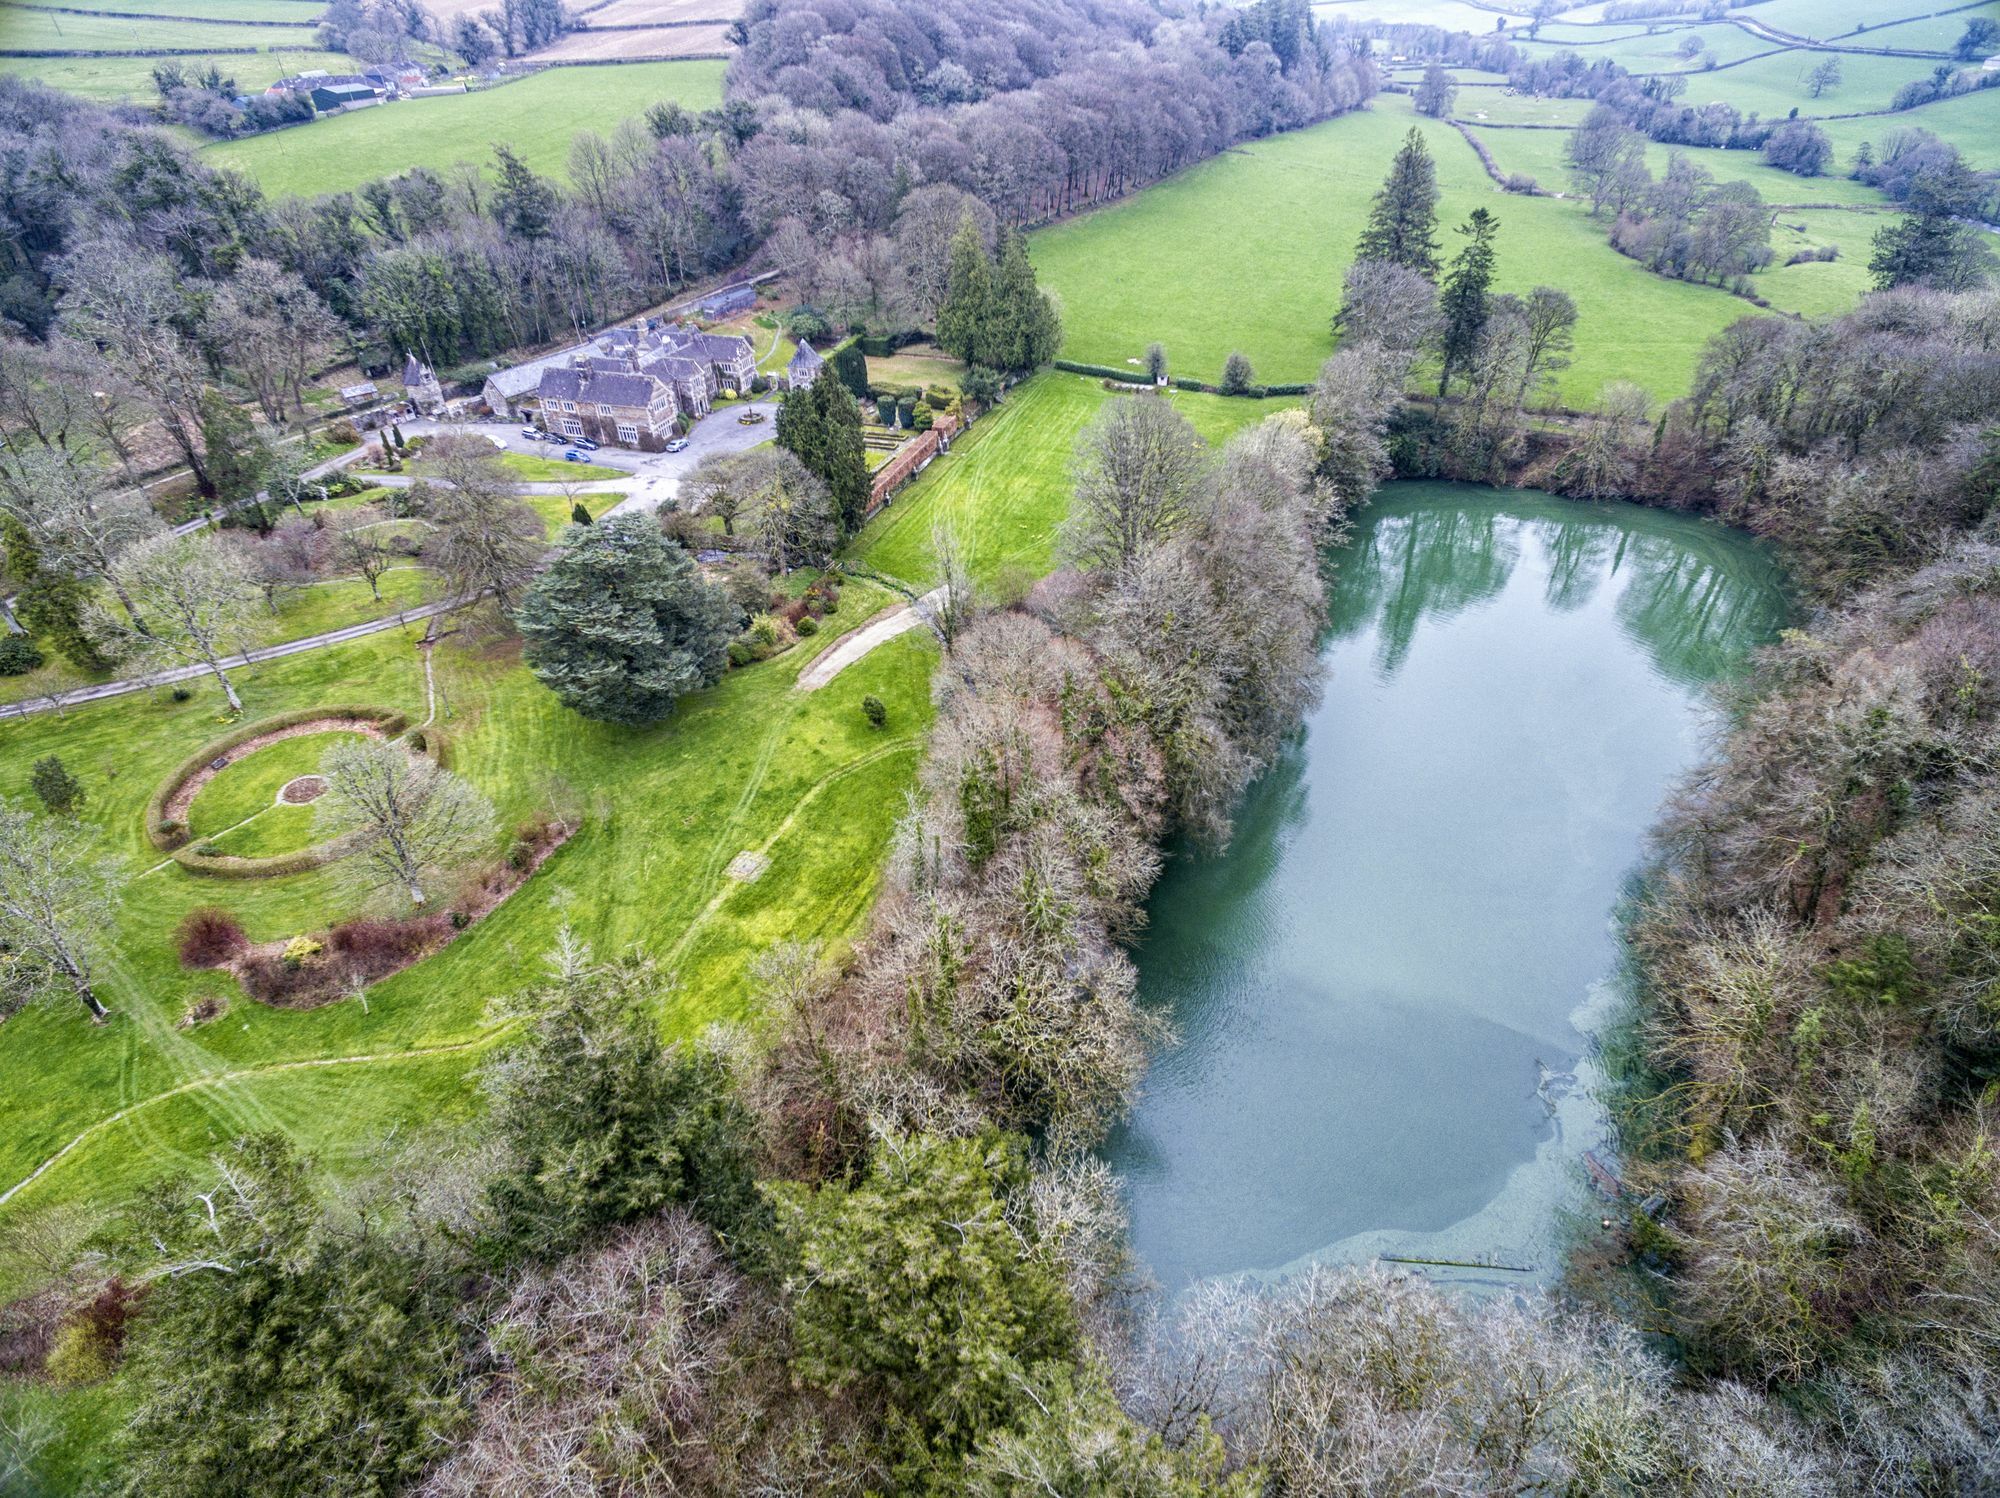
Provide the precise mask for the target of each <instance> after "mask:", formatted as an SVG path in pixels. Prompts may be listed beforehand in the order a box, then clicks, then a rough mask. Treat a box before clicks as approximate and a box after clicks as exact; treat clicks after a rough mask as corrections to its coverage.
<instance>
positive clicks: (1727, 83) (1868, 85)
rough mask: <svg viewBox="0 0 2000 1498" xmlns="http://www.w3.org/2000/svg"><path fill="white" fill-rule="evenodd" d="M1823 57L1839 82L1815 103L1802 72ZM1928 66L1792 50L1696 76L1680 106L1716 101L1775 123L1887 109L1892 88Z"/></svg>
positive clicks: (1893, 92)
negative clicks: (1794, 115) (1833, 65)
mask: <svg viewBox="0 0 2000 1498" xmlns="http://www.w3.org/2000/svg"><path fill="white" fill-rule="evenodd" d="M1829 57H1834V58H1837V59H1838V61H1839V63H1840V82H1839V83H1838V84H1837V85H1836V86H1835V87H1833V88H1830V89H1828V90H1827V91H1826V92H1825V93H1824V94H1822V95H1820V97H1819V98H1817V99H1815V98H1814V97H1813V96H1812V91H1811V90H1810V89H1809V88H1807V86H1806V81H1805V79H1806V74H1808V73H1810V72H1811V71H1812V70H1813V69H1814V68H1815V67H1817V66H1818V65H1819V64H1820V63H1822V62H1824V61H1825V60H1826V59H1827V58H1829ZM1934 66H1936V64H1934V63H1930V62H1926V61H1924V60H1923V59H1922V58H1920V57H1873V56H1870V55H1868V54H1867V53H1864V52H1840V53H1833V52H1812V51H1808V50H1806V49H1805V48H1802V47H1792V48H1788V49H1786V50H1785V51H1782V52H1773V53H1770V54H1769V55H1768V56H1764V57H1756V58H1752V59H1751V60H1750V61H1749V62H1745V63H1742V64H1740V65H1738V66H1736V67H1729V68H1717V69H1716V70H1715V71H1714V72H1712V73H1697V74H1695V75H1693V76H1692V77H1690V78H1689V79H1688V86H1687V92H1686V93H1684V94H1682V95H1681V98H1680V102H1681V103H1683V104H1687V105H1692V106H1694V107H1695V108H1699V107H1700V106H1702V105H1703V104H1707V103H1711V102H1713V101H1716V100H1720V101H1722V102H1724V103H1728V104H1734V105H1735V106H1736V107H1737V108H1738V109H1740V110H1742V111H1743V112H1744V113H1745V114H1748V113H1750V112H1751V111H1753V110H1754V111H1755V112H1756V113H1758V114H1761V115H1763V116H1765V117H1766V118H1771V117H1777V118H1780V119H1782V118H1783V117H1784V116H1785V115H1786V114H1787V113H1789V112H1790V111H1791V110H1794V109H1796V110H1798V112H1799V113H1800V114H1802V115H1808V116H1818V115H1829V114H1853V113H1855V112H1857V111H1860V110H1871V109H1887V108H1888V107H1889V104H1890V102H1891V100H1893V99H1894V98H1895V95H1896V90H1897V89H1899V88H1901V87H1902V86H1903V85H1904V84H1906V83H1909V82H1911V81H1913V80H1915V79H1919V78H1926V77H1928V76H1930V71H1931V69H1932V68H1933V67H1934Z"/></svg>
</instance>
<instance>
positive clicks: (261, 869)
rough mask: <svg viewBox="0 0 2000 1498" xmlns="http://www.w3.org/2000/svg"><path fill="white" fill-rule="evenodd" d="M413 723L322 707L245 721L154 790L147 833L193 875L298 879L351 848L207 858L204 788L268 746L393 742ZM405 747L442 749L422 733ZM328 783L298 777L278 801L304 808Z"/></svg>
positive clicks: (378, 712)
mask: <svg viewBox="0 0 2000 1498" xmlns="http://www.w3.org/2000/svg"><path fill="white" fill-rule="evenodd" d="M408 726H409V720H408V719H407V718H406V717H404V716H403V714H401V713H398V712H392V711H390V710H388V709H386V708H378V707H317V708H303V709H301V710H299V711H298V712H293V713H283V714H280V715H279V716H277V717H274V718H264V719H261V720H260V721H258V722H255V723H245V724H242V725H240V726H238V727H237V728H236V729H234V730H233V731H231V732H230V733H227V734H225V735H223V737H221V738H219V739H214V740H211V741H210V742H209V743H206V744H204V745H202V746H201V748H200V749H198V750H196V751H195V752H194V753H193V754H191V755H189V756H188V758H187V759H185V760H184V761H182V762H181V764H180V765H179V766H177V767H176V768H175V769H174V771H173V772H172V773H171V774H169V775H168V776H167V777H166V779H164V780H162V781H161V782H160V784H159V785H158V787H156V788H155V789H154V791H153V796H152V799H151V800H150V801H148V802H147V803H146V835H147V837H149V838H150V839H151V840H152V842H153V846H155V847H156V848H159V849H160V850H162V851H163V852H166V853H168V854H170V855H171V856H172V858H173V860H174V862H176V863H178V864H179V865H180V866H181V867H182V868H184V869H186V870H187V871H188V872H189V873H191V874H206V875H209V876H211V877H213V878H219V879H270V878H275V877H276V876H278V875H280V874H297V873H302V872H303V871H305V870H306V869H313V868H318V867H319V866H320V865H321V864H323V863H330V862H331V861H332V860H334V859H336V858H339V857H340V856H341V855H342V854H343V853H344V852H346V851H347V850H346V849H345V848H344V847H342V846H340V845H338V844H333V843H319V844H315V845H314V846H312V847H310V848H301V849H299V850H298V851H296V852H293V853H281V854H278V855H276V856H275V857H271V858H237V857H234V856H232V855H229V854H224V853H203V852H201V851H200V845H196V846H194V847H190V846H188V845H187V843H188V829H187V813H188V808H189V807H190V806H191V805H192V804H193V802H194V798H195V796H196V795H197V794H198V793H199V792H200V790H201V788H202V787H203V786H205V785H206V784H208V782H209V781H211V780H213V779H214V778H215V777H216V775H218V774H219V773H221V772H222V770H224V769H225V768H227V767H228V766H229V765H231V764H234V763H236V762H237V761H238V760H240V759H242V758H244V757H245V756H247V755H250V754H254V753H255V752H256V751H257V750H259V749H262V748H264V747H265V746H266V745H267V744H274V743H277V742H278V741H279V740H281V739H289V738H296V737H298V736H300V735H302V734H309V733H330V732H347V733H359V734H364V735H366V736H367V737H369V738H372V739H389V738H394V737H395V736H396V735H397V734H400V733H402V732H403V730H404V729H405V728H407V727H408ZM406 742H407V743H408V745H409V748H410V750H411V752H412V753H415V754H424V755H427V756H429V757H430V758H431V759H433V760H435V759H437V758H438V755H439V752H440V750H441V748H442V743H441V741H440V740H439V739H438V738H437V736H436V735H434V734H432V735H426V734H423V733H422V732H421V731H418V732H413V733H412V734H410V736H409V738H408V740H406ZM325 790H326V781H325V780H324V779H323V778H322V777H320V776H318V775H299V776H295V777H294V778H293V779H291V780H289V781H287V782H286V783H285V785H284V786H283V787H282V788H281V789H280V790H279V792H278V801H279V803H280V804H284V805H291V806H301V805H304V804H306V803H307V802H310V801H313V800H315V799H317V798H318V796H319V795H320V794H322V793H323V792H324V791H325Z"/></svg>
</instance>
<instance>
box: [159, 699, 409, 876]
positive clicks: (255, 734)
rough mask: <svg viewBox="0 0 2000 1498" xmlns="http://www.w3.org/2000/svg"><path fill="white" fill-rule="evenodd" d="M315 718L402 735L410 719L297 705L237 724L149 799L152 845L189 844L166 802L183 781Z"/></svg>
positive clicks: (185, 763)
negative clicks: (245, 746)
mask: <svg viewBox="0 0 2000 1498" xmlns="http://www.w3.org/2000/svg"><path fill="white" fill-rule="evenodd" d="M314 718H358V720H362V722H372V724H374V726H376V728H380V730H382V734H384V736H394V734H400V732H402V730H404V728H406V726H408V722H410V720H408V718H406V716H404V714H400V712H392V710H388V708H354V706H338V708H298V710H296V712H280V714H278V716H274V718H258V720H256V722H250V724H238V726H236V728H232V730H230V732H226V734H224V736H222V738H212V740H208V742H206V744H202V748H198V750H196V752H194V754H190V756H188V758H186V760H182V762H180V764H178V766H174V770H172V774H168V776H166V780H162V782H160V784H158V786H156V788H154V792H152V798H150V800H148V802H146V836H148V838H150V840H152V846H154V848H160V850H162V852H174V850H176V848H180V846H182V844H186V840H188V828H184V826H182V824H180V822H174V820H170V818H168V816H166V804H168V802H170V800H174V792H176V790H180V788H182V786H184V784H188V780H190V778H192V776H196V774H200V772H202V770H204V768H208V766H210V764H214V762H216V760H220V758H222V756H224V754H228V752H230V750H232V748H236V746H238V744H248V742H250V740H252V738H262V736H264V734H274V732H278V730H280V728H296V726H298V724H302V722H312V720H314ZM290 856H292V854H286V858H290ZM204 862H218V860H212V858H210V860H204ZM236 862H282V860H260V858H242V860H236Z"/></svg>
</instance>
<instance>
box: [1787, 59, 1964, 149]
mask: <svg viewBox="0 0 2000 1498" xmlns="http://www.w3.org/2000/svg"><path fill="white" fill-rule="evenodd" d="M1905 60H1906V61H1907V60H1908V59H1905ZM1819 124H1820V128H1821V129H1822V130H1824V131H1825V132H1826V133H1827V135H1828V136H1830V137H1831V138H1832V140H1833V145H1834V151H1835V153H1836V159H1837V160H1838V161H1839V162H1840V164H1841V165H1842V166H1843V167H1845V166H1846V165H1847V164H1848V163H1849V162H1851V161H1852V160H1853V159H1854V151H1855V148H1856V147H1857V146H1859V145H1860V144H1861V143H1862V142H1863V141H1867V142H1868V143H1869V144H1870V145H1872V146H1874V147H1875V149H1876V151H1877V153H1878V154H1879V153H1880V151H1881V147H1882V143H1883V142H1884V141H1886V140H1887V139H1888V138H1889V137H1890V136H1891V135H1893V134H1895V133H1896V132H1897V131H1898V130H1909V129H1922V130H1928V131H1930V133H1931V134H1933V135H1935V136H1937V137H1938V138H1939V139H1940V140H1944V141H1949V142H1950V143H1951V144H1952V145H1954V146H1957V147H1958V149H1959V152H1960V154H1961V155H1963V156H1964V157H1965V159H1966V160H1967V161H1968V162H1970V163H1971V164H1972V165H1973V166H1975V167H1977V168H1979V169H1980V170H1981V171H1988V172H1990V171H2000V93H1995V92H1994V91H1993V90H1991V89H1982V90H1980V91H1979V92H1977V93H1971V94H1960V95H1959V96H1958V97H1957V98H1955V99H1940V100H1939V101H1938V102H1937V103H1935V104H1925V105H1923V106H1922V107H1921V108H1918V109H1906V110H1904V111H1903V112H1902V113H1901V114H1891V115H1878V116H1874V117H1871V118H1867V119H1858V120H1821V121H1820V122H1819Z"/></svg>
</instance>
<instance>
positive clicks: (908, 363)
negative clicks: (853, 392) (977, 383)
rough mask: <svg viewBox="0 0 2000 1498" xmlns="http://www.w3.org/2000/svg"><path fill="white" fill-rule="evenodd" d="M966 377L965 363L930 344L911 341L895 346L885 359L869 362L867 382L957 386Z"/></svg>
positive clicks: (912, 385) (917, 385)
mask: <svg viewBox="0 0 2000 1498" xmlns="http://www.w3.org/2000/svg"><path fill="white" fill-rule="evenodd" d="M964 377H965V366H964V365H963V364H961V363H959V362H958V360H956V359H954V358H952V357H951V355H949V354H947V353H945V352H944V351H943V350H942V349H940V348H938V347H936V346H935V345H933V344H928V343H920V344H912V345H910V346H909V347H907V348H902V349H898V350H897V351H896V352H895V353H893V354H891V355H890V356H889V357H888V358H886V359H872V358H871V359H870V360H869V361H868V383H869V384H871V385H908V386H910V387H912V388H916V387H919V386H922V387H928V388H933V389H935V388H938V387H944V388H947V389H951V390H956V389H958V382H959V381H960V380H961V379H963V378H964Z"/></svg>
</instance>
